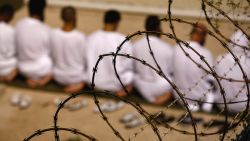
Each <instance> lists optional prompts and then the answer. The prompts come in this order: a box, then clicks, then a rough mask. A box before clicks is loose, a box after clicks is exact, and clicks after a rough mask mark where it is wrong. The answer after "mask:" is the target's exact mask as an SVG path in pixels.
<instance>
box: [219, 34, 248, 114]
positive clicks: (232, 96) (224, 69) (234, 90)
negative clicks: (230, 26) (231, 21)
mask: <svg viewBox="0 0 250 141" xmlns="http://www.w3.org/2000/svg"><path fill="white" fill-rule="evenodd" d="M231 41H233V42H234V43H236V44H238V45H242V46H246V47H248V40H247V38H246V37H245V36H244V35H243V33H242V32H241V31H237V32H236V33H235V34H234V35H233V36H232V37H231ZM229 47H230V48H231V49H232V51H233V53H234V54H235V55H236V56H237V57H238V58H239V63H240V64H241V66H242V67H243V69H244V72H245V73H246V75H247V76H248V78H250V56H249V50H248V51H247V52H245V51H244V50H243V49H242V48H240V47H238V46H233V45H232V44H229ZM222 57H223V56H219V57H218V58H217V61H219V60H221V61H220V63H219V64H218V63H216V67H215V69H216V72H217V73H218V75H219V76H223V77H226V78H232V79H236V80H243V81H244V79H243V74H242V71H241V70H240V67H239V66H238V64H237V65H234V64H235V60H234V58H233V56H232V55H231V54H230V53H228V54H225V55H224V58H222ZM217 61H216V62H217ZM233 66H234V67H233ZM231 67H232V70H230V68H231ZM224 74H226V76H224ZM220 82H221V85H222V87H223V88H224V90H225V95H226V100H227V102H236V101H244V100H247V88H246V83H245V82H229V81H227V80H221V81H220ZM240 91H241V92H240ZM216 94H217V95H216V96H217V102H220V103H223V102H224V101H223V97H222V95H221V93H220V89H217V93H216ZM246 104H247V102H242V103H236V104H228V105H227V108H228V110H229V111H233V112H240V111H243V110H245V108H246ZM219 107H221V108H224V104H220V105H219Z"/></svg>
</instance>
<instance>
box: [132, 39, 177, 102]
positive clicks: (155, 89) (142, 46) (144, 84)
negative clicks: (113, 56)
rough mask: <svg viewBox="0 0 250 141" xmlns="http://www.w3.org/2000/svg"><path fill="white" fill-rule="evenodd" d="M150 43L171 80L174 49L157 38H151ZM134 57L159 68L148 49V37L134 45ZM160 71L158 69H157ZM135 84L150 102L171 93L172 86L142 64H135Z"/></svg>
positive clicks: (164, 71) (157, 59) (160, 64)
mask: <svg viewBox="0 0 250 141" xmlns="http://www.w3.org/2000/svg"><path fill="white" fill-rule="evenodd" d="M149 43H150V45H151V48H152V51H153V53H154V56H155V58H156V61H157V62H158V64H159V66H160V67H161V69H162V71H163V73H164V74H165V75H166V76H167V77H168V78H169V79H170V81H171V80H172V79H171V77H170V74H171V73H172V72H171V67H172V66H171V65H172V56H173V48H172V47H171V46H170V45H169V44H167V43H165V42H163V41H162V40H161V39H160V38H158V37H155V36H149ZM134 47H135V48H134V50H133V52H134V56H135V57H136V58H139V59H141V60H144V61H146V62H147V63H149V64H150V65H152V66H153V67H155V68H157V66H156V64H155V62H154V60H153V57H152V56H151V55H150V49H149V47H148V42H147V39H146V37H144V38H142V39H140V40H139V41H137V42H136V43H135V44H134ZM157 69H158V68H157ZM134 84H135V86H136V88H137V89H138V90H139V91H140V93H141V94H142V95H143V97H145V98H146V99H147V100H148V101H150V102H154V101H155V98H156V97H157V96H160V95H162V94H164V93H166V92H169V91H171V85H170V84H169V83H168V82H167V80H165V79H164V78H162V77H161V76H159V75H158V74H157V72H155V71H154V70H152V69H151V68H149V67H147V66H145V65H143V64H142V63H141V62H136V63H135V79H134Z"/></svg>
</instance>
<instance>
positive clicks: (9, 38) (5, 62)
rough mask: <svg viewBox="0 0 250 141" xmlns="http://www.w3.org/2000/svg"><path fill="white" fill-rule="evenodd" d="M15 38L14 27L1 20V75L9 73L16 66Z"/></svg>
mask: <svg viewBox="0 0 250 141" xmlns="http://www.w3.org/2000/svg"><path fill="white" fill-rule="evenodd" d="M14 38H15V31H14V29H13V28H12V27H11V26H10V25H8V24H6V23H5V22H0V76H5V75H8V74H9V73H11V71H12V70H13V69H15V68H16V65H17V59H16V56H15V55H16V48H15V39H14Z"/></svg>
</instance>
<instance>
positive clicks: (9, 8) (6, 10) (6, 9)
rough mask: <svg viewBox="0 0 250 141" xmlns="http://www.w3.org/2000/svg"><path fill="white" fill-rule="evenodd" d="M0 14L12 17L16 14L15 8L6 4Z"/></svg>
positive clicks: (0, 9) (0, 8)
mask: <svg viewBox="0 0 250 141" xmlns="http://www.w3.org/2000/svg"><path fill="white" fill-rule="evenodd" d="M0 14H1V15H6V16H12V15H13V14H14V8H13V7H12V6H11V5H9V4H4V5H2V6H1V7H0Z"/></svg>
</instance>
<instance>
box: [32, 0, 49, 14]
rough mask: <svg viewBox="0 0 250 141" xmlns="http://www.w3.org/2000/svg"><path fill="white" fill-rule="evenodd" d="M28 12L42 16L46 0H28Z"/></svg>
mask: <svg viewBox="0 0 250 141" xmlns="http://www.w3.org/2000/svg"><path fill="white" fill-rule="evenodd" d="M28 6H29V14H30V15H39V16H43V12H44V9H45V7H46V0H29V4H28Z"/></svg>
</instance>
